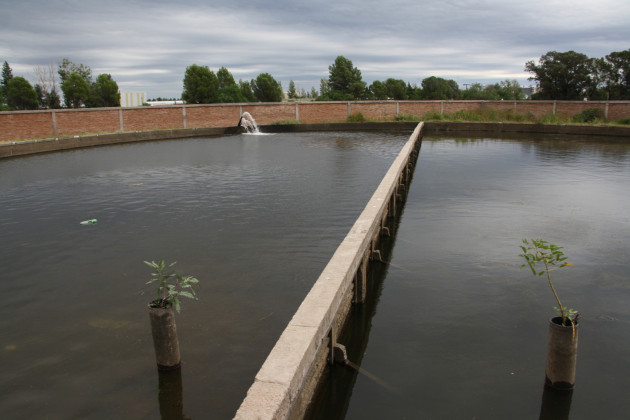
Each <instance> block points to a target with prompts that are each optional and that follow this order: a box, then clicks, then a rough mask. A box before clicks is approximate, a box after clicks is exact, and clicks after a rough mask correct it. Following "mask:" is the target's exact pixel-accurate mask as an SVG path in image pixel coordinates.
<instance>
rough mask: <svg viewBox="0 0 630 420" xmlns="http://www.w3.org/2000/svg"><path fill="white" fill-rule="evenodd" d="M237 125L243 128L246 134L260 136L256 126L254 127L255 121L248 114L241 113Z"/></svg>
mask: <svg viewBox="0 0 630 420" xmlns="http://www.w3.org/2000/svg"><path fill="white" fill-rule="evenodd" d="M238 125H239V126H241V127H244V128H245V130H246V131H247V134H261V132H260V130H259V129H258V125H256V120H255V119H254V117H252V115H251V114H250V113H249V112H243V115H241V119H240V121H239V122H238Z"/></svg>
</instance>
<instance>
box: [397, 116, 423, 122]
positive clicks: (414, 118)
mask: <svg viewBox="0 0 630 420" xmlns="http://www.w3.org/2000/svg"><path fill="white" fill-rule="evenodd" d="M394 121H420V117H418V116H416V115H411V114H399V115H396V116H395V117H394Z"/></svg>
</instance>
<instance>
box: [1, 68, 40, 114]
mask: <svg viewBox="0 0 630 420" xmlns="http://www.w3.org/2000/svg"><path fill="white" fill-rule="evenodd" d="M7 105H9V108H11V109H15V110H23V109H37V108H39V101H38V100H37V92H36V91H35V89H34V88H33V86H31V84H30V83H29V82H28V80H26V79H25V78H23V77H19V76H17V77H12V78H11V80H9V83H8V85H7Z"/></svg>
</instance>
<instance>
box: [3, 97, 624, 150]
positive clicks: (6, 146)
mask: <svg viewBox="0 0 630 420" xmlns="http://www.w3.org/2000/svg"><path fill="white" fill-rule="evenodd" d="M191 110H193V111H191ZM199 110H201V111H203V112H208V108H199ZM196 111H197V109H196V108H188V111H187V114H188V115H189V116H190V114H191V112H196ZM201 111H200V112H199V114H197V115H198V116H199V115H201ZM235 115H237V116H239V117H240V114H239V113H238V111H234V112H233V113H232V114H231V115H229V116H228V117H232V116H235ZM195 118H196V117H195ZM226 118H227V117H226ZM424 124H425V125H424V131H425V133H427V134H431V133H437V132H488V133H530V134H537V133H539V134H568V135H571V136H574V137H575V138H576V139H582V138H584V136H588V137H589V138H590V139H591V140H594V139H596V138H603V137H606V138H607V140H609V141H610V140H618V141H628V138H630V127H628V126H589V125H553V124H521V123H465V122H462V123H459V122H441V121H438V122H427V123H424ZM416 125H417V123H415V122H380V123H373V122H371V123H330V124H285V125H276V124H274V125H269V126H262V130H263V131H264V132H267V133H281V132H306V131H345V130H358V131H379V130H412V129H413V127H415V126H416ZM240 132H241V129H239V128H237V127H233V126H232V127H227V126H226V127H206V128H187V129H176V130H155V131H134V132H118V133H111V134H94V135H87V136H72V137H61V138H51V139H42V140H26V141H17V142H0V158H5V157H13V156H21V155H28V154H33V153H44V152H52V151H55V150H65V149H73V148H80V147H92V146H100V145H111V144H117V143H129V142H134V141H150V140H163V139H177V138H188V137H199V136H220V135H226V134H236V133H240Z"/></svg>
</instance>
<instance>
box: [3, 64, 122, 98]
mask: <svg viewBox="0 0 630 420" xmlns="http://www.w3.org/2000/svg"><path fill="white" fill-rule="evenodd" d="M34 73H35V77H36V79H37V83H36V84H35V86H33V85H31V83H30V82H29V81H28V80H26V79H25V78H24V77H21V76H15V77H14V76H13V70H12V69H11V66H9V63H7V62H6V61H5V62H4V64H3V65H2V80H1V81H0V109H2V110H4V109H7V110H29V109H46V108H50V109H55V108H62V103H61V95H60V93H59V89H58V87H57V75H58V76H59V80H60V87H61V92H62V93H63V100H64V103H63V106H65V107H66V108H80V107H90V108H93V107H107V106H111V107H115V106H120V93H119V91H118V84H117V83H116V81H115V80H114V79H113V78H112V76H111V75H110V74H99V75H98V76H97V77H96V79H93V78H92V69H91V68H90V67H88V66H86V65H84V64H75V63H73V62H72V61H70V60H69V59H67V58H64V59H63V60H61V62H59V64H58V66H55V65H52V64H51V65H49V66H47V67H39V66H38V67H36V68H35V70H34Z"/></svg>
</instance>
